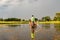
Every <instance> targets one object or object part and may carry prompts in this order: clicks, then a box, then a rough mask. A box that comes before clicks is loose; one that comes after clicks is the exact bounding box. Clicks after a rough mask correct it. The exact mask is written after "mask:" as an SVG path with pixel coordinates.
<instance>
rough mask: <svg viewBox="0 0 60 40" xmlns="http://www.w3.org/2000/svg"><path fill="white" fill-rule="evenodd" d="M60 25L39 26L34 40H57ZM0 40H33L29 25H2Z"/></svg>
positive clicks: (0, 26)
mask: <svg viewBox="0 0 60 40" xmlns="http://www.w3.org/2000/svg"><path fill="white" fill-rule="evenodd" d="M58 35H60V24H39V25H38V26H37V28H36V29H35V39H34V40H55V39H59V38H60V36H58ZM0 40H32V39H31V29H30V27H29V25H28V24H22V25H0Z"/></svg>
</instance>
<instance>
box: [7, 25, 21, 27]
mask: <svg viewBox="0 0 60 40" xmlns="http://www.w3.org/2000/svg"><path fill="white" fill-rule="evenodd" d="M7 26H8V27H17V26H21V25H7Z"/></svg>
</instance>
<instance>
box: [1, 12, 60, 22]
mask: <svg viewBox="0 0 60 40" xmlns="http://www.w3.org/2000/svg"><path fill="white" fill-rule="evenodd" d="M29 20H30V19H28V20H26V19H21V18H7V19H3V18H0V21H26V22H27V21H29ZM35 20H36V21H42V22H43V21H60V13H56V15H55V17H54V18H53V19H51V18H50V16H45V17H42V18H41V19H38V18H35Z"/></svg>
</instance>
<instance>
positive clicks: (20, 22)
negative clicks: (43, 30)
mask: <svg viewBox="0 0 60 40" xmlns="http://www.w3.org/2000/svg"><path fill="white" fill-rule="evenodd" d="M28 23H29V22H28V21H0V24H28ZM47 23H51V24H52V23H57V24H58V23H60V21H46V22H38V24H47Z"/></svg>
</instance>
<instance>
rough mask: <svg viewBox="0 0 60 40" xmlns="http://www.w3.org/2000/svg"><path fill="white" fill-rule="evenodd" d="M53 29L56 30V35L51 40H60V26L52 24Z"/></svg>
mask: <svg viewBox="0 0 60 40" xmlns="http://www.w3.org/2000/svg"><path fill="white" fill-rule="evenodd" d="M54 27H55V29H56V33H55V35H54V38H53V40H60V24H54Z"/></svg>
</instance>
